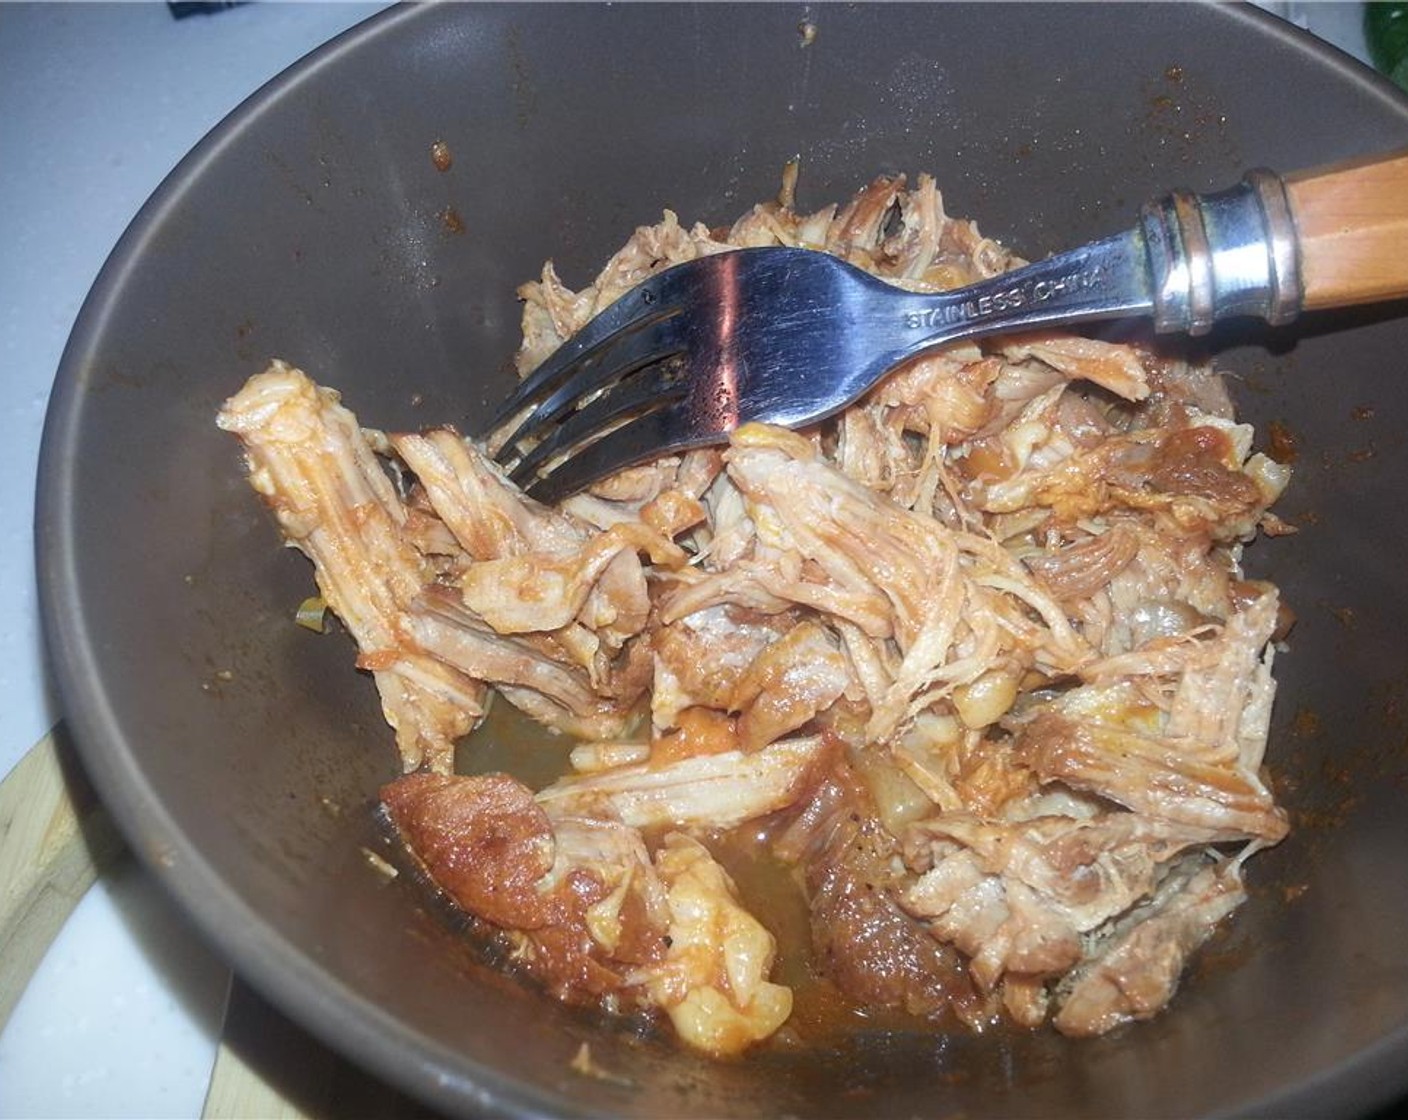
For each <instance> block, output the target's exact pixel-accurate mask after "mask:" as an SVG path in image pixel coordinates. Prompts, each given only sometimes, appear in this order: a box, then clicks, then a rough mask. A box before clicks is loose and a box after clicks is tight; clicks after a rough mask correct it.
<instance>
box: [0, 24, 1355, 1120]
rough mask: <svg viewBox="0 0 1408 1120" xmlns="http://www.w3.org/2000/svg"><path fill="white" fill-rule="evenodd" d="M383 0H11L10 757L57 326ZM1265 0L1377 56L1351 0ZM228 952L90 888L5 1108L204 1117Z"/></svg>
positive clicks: (165, 917) (2, 1037)
mask: <svg viewBox="0 0 1408 1120" xmlns="http://www.w3.org/2000/svg"><path fill="white" fill-rule="evenodd" d="M382 6H383V5H381V4H375V3H373V4H367V3H358V4H353V3H325V4H292V3H258V4H247V5H243V6H239V7H234V8H230V9H227V10H224V11H220V12H218V13H215V14H209V15H193V16H189V17H187V18H184V19H180V20H177V19H174V18H173V17H172V15H171V13H170V11H169V10H168V8H167V7H166V5H165V4H158V3H141V4H101V5H89V4H39V5H28V4H6V3H0V201H3V203H4V205H3V206H0V418H3V419H4V420H5V422H6V425H5V426H6V428H7V430H8V432H9V433H10V434H9V437H8V438H7V440H6V441H5V444H4V446H3V449H2V450H0V456H3V459H0V464H3V469H0V526H6V528H4V529H0V644H3V646H4V648H5V649H6V650H7V651H8V656H6V657H5V659H4V661H3V665H2V666H0V710H3V711H5V712H6V713H7V715H8V718H7V720H6V721H5V723H4V725H3V726H2V727H0V774H4V773H7V772H8V771H9V770H10V769H11V767H13V766H14V764H15V763H16V762H17V761H18V760H19V759H20V758H21V757H22V756H23V754H24V753H25V751H27V750H28V749H29V747H30V746H31V745H32V744H33V743H35V742H36V741H37V740H38V739H39V738H40V737H41V736H42V735H43V734H44V733H45V732H46V731H48V730H49V728H50V727H51V726H52V725H53V723H54V721H55V719H56V718H57V716H58V714H59V713H58V711H57V708H56V704H55V701H54V699H53V697H52V696H51V694H50V693H49V691H48V689H47V687H46V682H45V677H44V671H43V661H42V651H41V638H40V634H39V626H38V619H37V612H36V599H35V590H34V588H35V574H34V563H33V537H32V533H31V526H32V524H33V519H34V483H35V468H36V462H37V457H38V451H39V437H40V429H41V424H42V422H43V416H44V409H45V405H46V403H47V400H48V395H49V388H50V385H51V383H52V381H53V377H54V371H55V369H56V368H57V366H58V362H59V357H60V354H61V352H62V350H63V346H64V342H65V340H66V339H67V337H68V333H69V331H70V329H71V328H72V325H73V322H74V319H75V317H76V316H77V314H78V309H79V307H80V305H81V304H82V301H83V298H84V296H85V295H86V294H87V291H88V288H89V285H90V284H91V283H92V281H93V279H94V277H95V276H96V275H97V272H98V269H99V267H100V266H101V265H102V263H103V260H104V259H105V258H106V256H107V254H108V252H109V250H110V249H111V248H112V247H113V245H114V244H115V243H116V241H117V239H118V237H119V236H120V235H121V233H122V231H123V229H124V228H125V227H126V226H127V224H128V222H129V221H131V219H132V217H133V216H134V215H135V214H136V212H137V210H138V208H139V207H140V206H141V204H142V203H143V202H144V201H145V200H146V198H147V196H148V195H149V194H150V193H151V192H152V191H153V190H154V189H155V188H156V186H157V184H158V183H159V182H160V181H161V179H162V178H163V177H164V176H165V175H166V173H167V172H168V171H170V170H171V168H172V167H174V166H175V164H176V163H177V161H178V160H179V159H180V158H181V157H182V156H183V155H184V154H185V153H186V152H187V151H188V150H189V149H190V148H191V147H192V146H193V145H194V144H195V143H196V141H197V140H199V139H200V138H201V136H202V135H204V134H205V132H206V131H207V130H209V129H210V128H211V127H212V126H213V125H215V124H216V123H217V122H218V121H219V120H220V119H221V118H222V117H224V116H225V114H227V113H228V112H229V111H230V110H231V109H233V108H234V107H235V106H236V105H237V104H239V102H240V101H242V100H243V99H244V98H245V97H247V96H248V95H249V94H251V93H252V92H254V90H255V89H257V88H258V87H259V86H260V85H261V84H262V83H263V82H265V81H266V80H267V79H269V78H271V77H273V76H274V75H275V74H277V73H278V72H279V71H280V70H282V69H283V68H284V67H286V66H288V65H289V64H290V63H292V62H294V61H295V60H297V59H298V58H299V57H301V56H302V55H303V54H305V53H307V52H308V51H309V50H311V49H312V48H313V47H315V46H317V45H318V44H320V43H322V42H324V41H326V40H327V39H329V38H331V37H332V36H334V35H336V34H337V33H339V32H341V31H343V30H344V29H346V28H348V27H350V26H352V25H353V24H355V23H357V22H359V21H361V20H362V19H364V18H365V17H366V16H368V15H370V14H371V13H373V12H375V11H376V10H378V9H379V8H381V7H382ZM1262 6H1263V7H1265V8H1267V9H1269V10H1271V11H1273V12H1275V13H1277V14H1278V15H1282V16H1284V17H1286V18H1289V19H1291V20H1293V21H1294V22H1297V23H1299V24H1300V25H1301V26H1303V27H1305V26H1308V27H1310V29H1311V30H1313V31H1315V32H1316V33H1318V34H1321V35H1323V36H1324V37H1325V38H1327V39H1329V40H1330V41H1331V42H1334V43H1335V44H1337V45H1339V46H1341V47H1342V48H1343V49H1346V50H1348V51H1350V52H1351V53H1353V54H1356V55H1358V56H1359V57H1361V58H1362V57H1364V41H1363V35H1362V31H1361V30H1360V18H1361V6H1360V5H1359V4H1357V3H1342V4H1336V3H1319V4H1315V3H1287V2H1281V0H1277V2H1270V0H1268V2H1266V3H1263V4H1262ZM227 988H228V973H227V971H226V970H225V968H224V966H223V965H222V964H221V963H220V962H219V961H218V960H216V959H215V958H214V957H213V956H212V955H211V954H210V953H209V952H208V951H207V950H206V949H205V948H204V947H203V945H202V943H201V941H200V939H199V937H198V935H196V934H195V933H194V931H193V930H192V929H191V928H190V927H189V926H188V925H187V924H186V922H185V920H184V919H183V918H182V917H181V915H180V914H178V913H177V912H176V911H175V910H174V908H173V907H172V906H171V905H170V904H169V903H167V902H166V900H165V898H164V897H163V896H162V894H161V892H160V891H159V890H158V889H157V888H156V887H155V885H154V884H153V882H152V881H151V880H150V879H149V878H148V877H147V875H146V874H145V873H144V872H143V871H142V870H141V869H140V868H138V867H137V866H136V865H135V864H134V863H133V862H132V861H131V860H130V859H129V860H128V861H126V862H124V863H122V864H121V865H120V866H119V867H118V868H117V869H116V870H115V871H113V872H111V873H109V874H108V875H107V876H105V877H104V879H103V880H101V881H100V882H99V884H98V885H97V886H96V887H95V888H94V889H93V890H92V891H90V892H89V894H88V897H86V898H85V899H84V901H83V902H82V904H81V905H80V906H79V908H78V909H77V910H76V911H75V912H74V915H73V917H72V918H71V919H70V921H69V922H68V924H67V926H66V927H65V928H64V931H63V933H62V934H61V935H60V937H59V938H58V940H57V941H55V943H54V945H53V946H52V948H51V949H50V951H49V953H48V955H47V956H46V957H45V959H44V962H43V964H42V965H41V967H40V969H39V971H38V973H37V974H36V975H35V978H34V980H33V982H32V983H31V985H30V987H29V989H28V990H27V991H26V993H25V995H24V998H23V999H22V1000H21V1002H20V1004H19V1006H18V1007H17V1008H16V1010H15V1013H14V1015H13V1016H12V1018H11V1020H10V1022H9V1024H8V1025H7V1026H6V1028H5V1030H4V1033H3V1034H0V1120H4V1118H9V1117H36V1118H37V1117H79V1116H103V1117H152V1118H156V1117H196V1116H199V1115H200V1112H201V1105H202V1102H203V1100H204V1097H205V1090H206V1085H207V1083H208V1079H209V1073H210V1068H211V1063H212V1061H213V1058H214V1054H215V1048H216V1044H217V1039H218V1036H219V1029H220V1023H221V1019H222V1016H223V1008H224V1000H225V993H226V991H227Z"/></svg>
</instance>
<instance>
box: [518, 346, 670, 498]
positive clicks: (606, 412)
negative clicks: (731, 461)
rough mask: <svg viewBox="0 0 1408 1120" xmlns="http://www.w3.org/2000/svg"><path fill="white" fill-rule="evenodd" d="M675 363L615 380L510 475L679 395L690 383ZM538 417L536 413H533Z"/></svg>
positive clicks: (523, 474)
mask: <svg viewBox="0 0 1408 1120" xmlns="http://www.w3.org/2000/svg"><path fill="white" fill-rule="evenodd" d="M676 364H677V363H670V362H659V363H657V364H656V365H655V366H654V367H653V368H650V369H645V370H642V371H641V372H640V374H639V375H638V376H636V377H633V378H631V379H630V380H629V381H626V382H624V383H618V384H616V385H614V386H613V387H611V388H610V389H608V390H607V391H606V392H604V393H603V394H602V395H601V396H599V397H597V398H596V400H594V401H592V402H591V403H590V404H588V405H584V406H583V407H582V408H580V409H578V410H577V411H576V412H574V413H572V414H571V415H570V416H568V417H567V419H566V420H564V421H563V422H562V423H561V424H560V425H559V426H558V428H557V430H556V431H554V432H552V433H551V434H550V435H548V436H547V437H546V438H544V439H543V441H542V442H541V443H539V444H538V445H537V446H536V447H534V448H533V449H532V450H531V451H529V452H528V453H527V454H526V455H524V456H523V458H522V459H520V460H519V462H518V463H517V465H516V466H514V468H513V470H511V471H510V472H509V478H510V479H512V480H513V481H514V482H518V483H521V482H522V481H523V480H524V479H526V478H531V477H532V476H533V475H534V473H536V471H537V469H538V468H539V467H540V466H542V465H543V464H544V463H546V462H548V461H549V460H551V459H552V457H553V456H554V455H557V454H558V453H559V452H562V451H570V449H571V448H572V447H574V446H575V445H576V444H578V443H581V442H582V441H583V440H585V439H587V438H589V437H590V436H591V435H592V434H593V433H599V432H604V431H606V429H607V427H608V425H609V424H610V423H611V422H612V421H613V420H615V419H617V418H618V417H621V416H626V415H629V414H630V413H633V412H641V411H644V410H645V409H646V406H657V407H663V406H664V405H667V404H669V403H670V402H671V401H674V400H676V399H678V398H679V397H682V396H684V395H685V393H687V392H688V391H689V385H688V384H687V382H686V380H685V378H683V377H682V376H681V375H680V373H679V371H678V370H677V369H675V368H673V367H674V365H676ZM534 417H535V418H536V417H537V413H536V412H535V413H534Z"/></svg>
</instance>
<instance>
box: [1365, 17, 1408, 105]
mask: <svg viewBox="0 0 1408 1120" xmlns="http://www.w3.org/2000/svg"><path fill="white" fill-rule="evenodd" d="M1364 39H1365V41H1366V42H1367V43H1368V45H1369V57H1370V58H1372V59H1373V60H1374V65H1375V66H1376V67H1378V68H1379V69H1380V70H1381V71H1383V72H1384V73H1385V74H1387V75H1388V76H1389V78H1390V79H1391V80H1392V81H1394V82H1396V83H1397V84H1398V85H1399V86H1401V87H1402V88H1403V89H1405V90H1408V3H1404V2H1401V0H1389V2H1378V3H1368V4H1365V5H1364Z"/></svg>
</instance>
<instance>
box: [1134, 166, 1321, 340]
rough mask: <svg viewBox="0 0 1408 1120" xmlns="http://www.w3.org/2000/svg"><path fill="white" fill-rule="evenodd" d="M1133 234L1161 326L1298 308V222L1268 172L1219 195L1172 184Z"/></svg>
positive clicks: (1199, 330) (1284, 317)
mask: <svg viewBox="0 0 1408 1120" xmlns="http://www.w3.org/2000/svg"><path fill="white" fill-rule="evenodd" d="M1138 233H1139V234H1140V236H1141V237H1142V239H1143V242H1144V248H1145V251H1146V253H1147V254H1148V265H1149V280H1150V287H1151V294H1152V296H1153V305H1154V308H1153V310H1154V327H1155V329H1156V330H1158V331H1165V332H1166V331H1186V332H1187V333H1188V334H1193V335H1200V334H1205V333H1207V331H1208V330H1209V329H1210V328H1211V326H1212V324H1213V323H1214V322H1215V321H1216V320H1218V319H1225V318H1227V317H1228V316H1231V315H1259V316H1261V317H1262V318H1264V319H1266V320H1267V322H1269V323H1272V324H1281V323H1286V322H1289V321H1290V320H1291V319H1293V318H1295V316H1296V314H1297V313H1298V312H1299V311H1300V309H1301V299H1302V292H1301V282H1300V268H1299V262H1298V260H1297V252H1296V236H1295V228H1294V226H1293V225H1292V220H1291V210H1290V204H1289V202H1288V201H1287V198H1286V188H1285V184H1284V183H1283V182H1282V181H1281V178H1280V176H1278V175H1276V174H1274V173H1273V172H1270V171H1264V170H1257V171H1251V172H1248V173H1247V175H1246V177H1245V178H1244V179H1243V180H1242V182H1241V183H1239V184H1238V185H1237V186H1235V187H1232V188H1230V189H1229V190H1225V191H1220V192H1218V193H1217V194H1208V195H1196V194H1192V193H1191V192H1189V191H1174V192H1173V193H1172V194H1170V195H1168V196H1167V197H1165V198H1163V199H1160V200H1157V201H1154V202H1150V203H1148V204H1146V205H1145V206H1144V207H1143V209H1142V210H1141V211H1140V223H1139V228H1138Z"/></svg>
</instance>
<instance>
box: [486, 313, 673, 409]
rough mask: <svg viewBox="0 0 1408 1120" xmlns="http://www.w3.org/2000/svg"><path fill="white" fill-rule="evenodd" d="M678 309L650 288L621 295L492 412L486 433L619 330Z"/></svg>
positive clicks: (523, 381) (649, 321)
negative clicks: (659, 297) (669, 304)
mask: <svg viewBox="0 0 1408 1120" xmlns="http://www.w3.org/2000/svg"><path fill="white" fill-rule="evenodd" d="M678 311H679V308H677V307H670V306H668V305H666V304H665V303H664V301H663V300H661V299H658V298H656V296H655V293H654V291H653V289H652V288H645V287H642V288H639V289H637V290H635V291H632V292H628V293H627V294H626V295H624V296H622V297H621V298H620V299H618V300H617V301H616V302H615V303H613V304H612V305H611V306H610V307H608V308H607V309H606V310H605V311H603V312H601V314H599V315H597V316H596V317H595V318H593V319H591V320H589V321H588V322H587V324H586V326H584V327H583V328H582V329H581V330H579V331H578V332H577V333H576V334H574V335H573V336H572V337H571V338H569V339H568V340H567V341H566V342H564V343H563V344H562V345H561V346H559V347H558V348H557V349H556V350H554V351H553V352H552V353H551V354H549V355H548V357H547V358H546V359H544V361H543V363H542V364H541V365H540V366H538V368H537V369H535V370H534V371H533V372H532V373H530V374H529V375H528V376H527V377H525V378H524V379H523V380H522V381H520V382H519V384H518V388H517V389H515V390H514V392H513V395H512V396H510V397H509V398H508V400H506V401H504V403H503V404H501V405H500V406H499V407H498V409H497V410H496V411H495V412H494V415H493V417H492V418H491V419H490V421H489V424H488V425H487V426H486V427H485V428H484V433H485V434H488V433H490V432H493V431H494V430H495V429H497V428H499V427H500V426H501V425H502V424H504V423H505V422H506V421H507V420H509V419H510V418H511V417H512V416H514V415H515V414H516V413H518V412H520V411H521V410H522V409H523V408H524V407H525V406H527V405H528V403H529V402H530V401H532V400H533V398H534V397H537V396H539V395H540V394H541V393H542V392H543V391H544V390H545V389H547V388H549V387H550V386H551V385H552V384H553V383H555V382H556V381H558V380H560V379H561V378H562V377H563V376H564V375H565V374H566V373H567V372H568V371H569V370H571V369H573V368H575V367H576V366H577V364H578V363H579V362H581V361H584V360H585V359H587V358H590V357H591V356H592V355H593V353H594V352H595V351H596V350H597V349H598V348H600V347H601V346H603V345H605V344H606V343H607V342H609V341H611V339H612V337H613V336H615V335H617V334H620V333H621V332H622V331H627V330H631V329H633V328H644V327H646V326H648V325H649V324H650V323H652V322H654V321H655V320H657V319H663V318H666V317H668V316H671V315H674V314H677V313H678Z"/></svg>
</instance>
